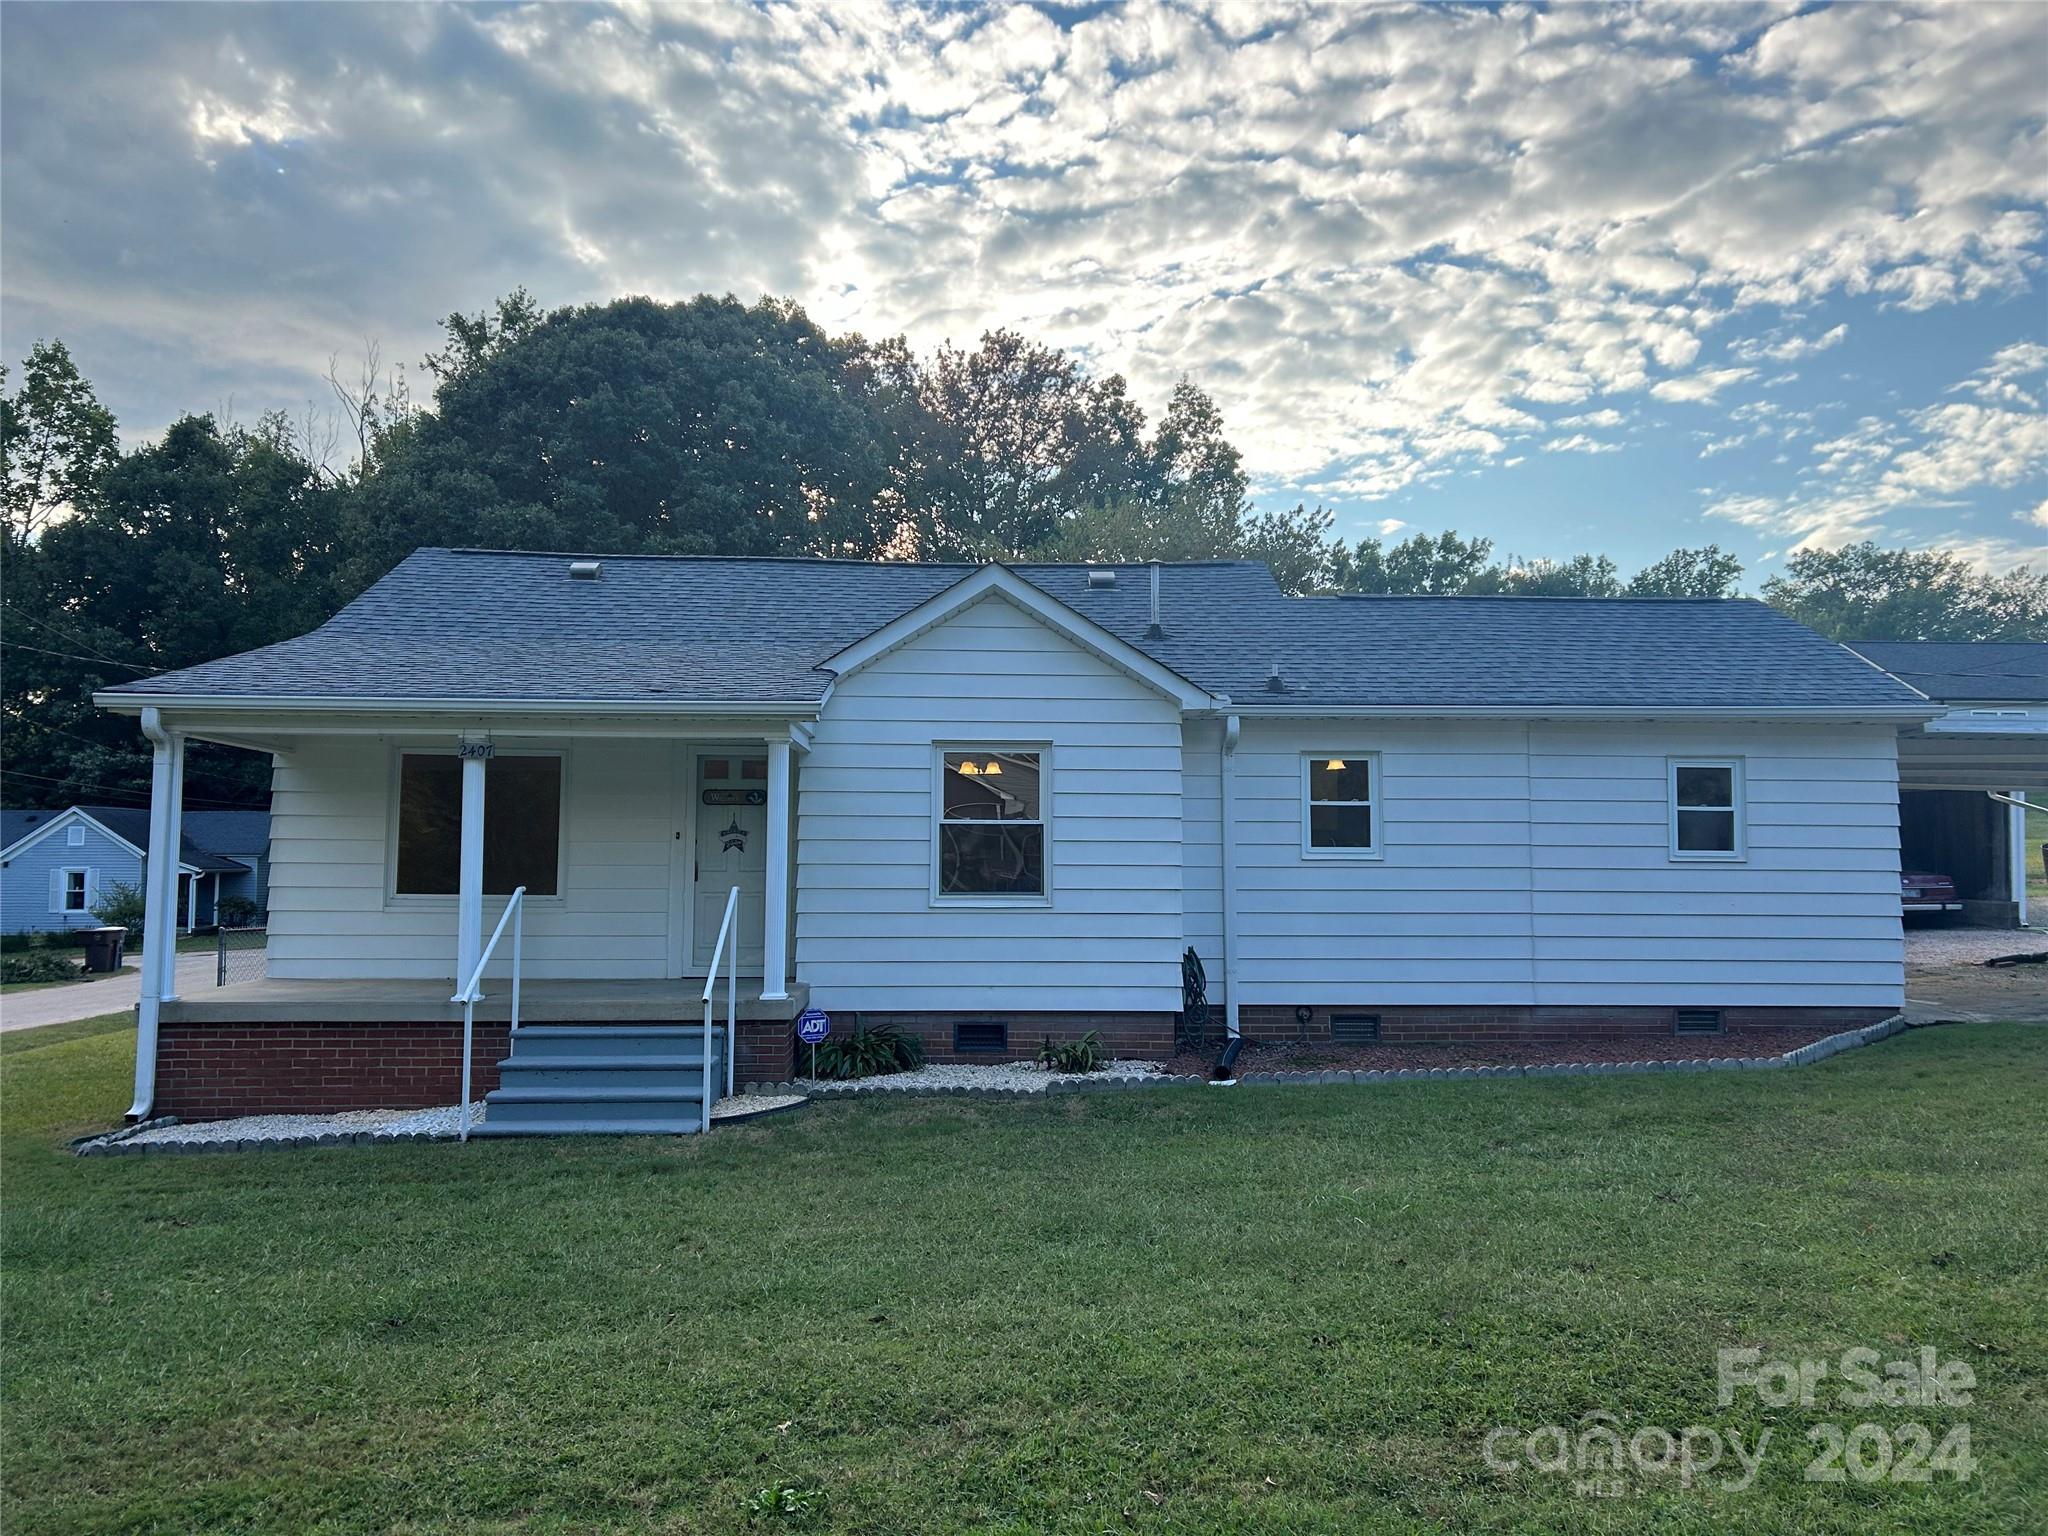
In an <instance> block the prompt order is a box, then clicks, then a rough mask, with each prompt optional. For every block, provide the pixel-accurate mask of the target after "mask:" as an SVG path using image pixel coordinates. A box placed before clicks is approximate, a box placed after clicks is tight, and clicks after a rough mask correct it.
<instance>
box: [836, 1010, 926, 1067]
mask: <svg viewBox="0 0 2048 1536" xmlns="http://www.w3.org/2000/svg"><path fill="white" fill-rule="evenodd" d="M923 1065H924V1042H923V1041H922V1040H920V1039H918V1038H917V1036H915V1035H906V1034H904V1033H903V1031H902V1030H900V1029H897V1028H896V1027H895V1026H894V1025H892V1024H876V1025H872V1026H863V1025H858V1024H857V1025H855V1026H854V1029H853V1033H852V1034H850V1035H848V1036H847V1037H846V1038H845V1039H843V1040H827V1041H825V1042H824V1044H822V1045H820V1046H819V1047H818V1069H817V1070H818V1076H820V1077H823V1078H832V1079H834V1080H837V1081H845V1080H846V1079H848V1078H855V1077H875V1076H878V1075H879V1074H881V1073H884V1072H911V1071H915V1070H916V1069H917V1068H919V1067H921V1066H923Z"/></svg>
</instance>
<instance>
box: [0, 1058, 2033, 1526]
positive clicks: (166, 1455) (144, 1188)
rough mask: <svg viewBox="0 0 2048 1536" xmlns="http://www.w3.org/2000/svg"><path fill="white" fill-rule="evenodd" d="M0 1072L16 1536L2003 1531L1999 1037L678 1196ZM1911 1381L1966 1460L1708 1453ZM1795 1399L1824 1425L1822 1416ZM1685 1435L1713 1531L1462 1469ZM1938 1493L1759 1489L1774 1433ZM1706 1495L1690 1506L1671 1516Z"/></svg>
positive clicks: (2028, 1382)
mask: <svg viewBox="0 0 2048 1536" xmlns="http://www.w3.org/2000/svg"><path fill="white" fill-rule="evenodd" d="M120 1023H121V1021H118V1020H95V1021H90V1022H88V1023H85V1024H81V1025H71V1026H60V1027H57V1028H53V1029H46V1030H37V1031H32V1032H28V1033H26V1034H21V1035H9V1036H6V1037H4V1038H0V1137H4V1143H0V1158H4V1200H5V1220H4V1225H0V1243H4V1274H0V1280H4V1285H5V1303H6V1305H5V1317H4V1346H5V1351H4V1362H0V1386H4V1394H5V1395H4V1410H5V1414H4V1441H0V1469H4V1502H0V1527H4V1528H5V1529H8V1530H18V1531H23V1532H27V1531H35V1532H39V1533H49V1532H64V1531H187V1530H196V1529H207V1530H231V1531H359V1530H360V1531H403V1532H419V1531H437V1530H448V1529H454V1530H470V1531H518V1532H522V1533H523V1532H569V1531H578V1532H580V1531H588V1530H612V1529H618V1530H663V1531H730V1530H742V1529H748V1528H750V1525H749V1519H750V1517H749V1514H748V1511H747V1508H746V1504H747V1501H748V1500H749V1499H750V1498H751V1497H752V1496H753V1495H754V1494H755V1492H756V1491H757V1490H760V1489H763V1488H767V1487H770V1486H773V1485H778V1484H788V1485H790V1486H793V1487H794V1488H796V1489H799V1490H801V1491H803V1492H804V1493H806V1494H809V1495H812V1496H814V1503H813V1505H812V1507H811V1512H810V1514H809V1515H808V1516H807V1517H803V1518H789V1517H762V1518H760V1519H759V1521H758V1522H757V1523H755V1524H754V1525H753V1526H752V1527H751V1528H753V1529H793V1530H803V1529H809V1530H833V1531H860V1532H875V1533H897V1532H910V1533H921V1532H930V1531H952V1530H963V1531H964V1530H993V1531H1005V1532H1028V1531H1072V1532H1103V1531H1157V1532H1168V1531H1172V1532H1184V1531H1217V1530H1243V1531H1255V1530H1256V1531H1287V1532H1360V1531H1366V1532H1370V1531H1410V1530H1438V1531H1445V1532H1463V1531H1501V1532H1507V1531H1514V1532H1531V1533H1534V1532H1548V1531H1556V1530H1595V1531H1624V1530H1626V1531H1635V1530H1644V1529H1651V1530H1667V1531H1684V1532H1707V1531H1713V1530H1721V1529H1729V1528H1737V1527H1739V1528H1741V1529H1744V1530H1750V1531H1795V1530H1796V1531H1840V1532H1866V1531H1873V1530H1887V1529H1909V1530H1916V1531H1926V1532H1930V1533H1934V1532H1941V1533H1947V1532H1956V1531H2014V1530H2020V1529H2028V1528H2032V1529H2040V1528H2042V1527H2043V1525H2044V1523H2048V1116H2044V1115H2043V1113H2042V1106H2043V1104H2044V1103H2048V1029H2039V1028H2036V1029H2024V1028H2020V1027H2016V1026H1970V1027H1961V1026H1957V1027H1950V1028H1947V1029H1942V1030H1927V1031H1916V1032H1913V1033H1910V1034H1907V1035H1905V1036H1902V1037H1900V1038H1898V1039H1896V1040H1893V1041H1890V1042H1887V1043H1885V1044H1883V1045H1880V1046H1877V1047H1875V1048H1873V1049H1869V1050H1863V1051H1856V1052H1851V1053H1849V1054H1847V1055H1845V1056H1842V1057H1839V1058H1836V1059H1835V1060H1832V1061H1830V1062H1827V1063H1825V1064H1823V1065H1820V1066H1818V1067H1815V1068H1811V1069H1808V1070H1804V1071H1788V1072H1779V1073H1770V1074H1753V1075H1752V1074H1728V1075H1722V1074H1714V1075H1699V1076H1690V1075H1686V1076H1679V1075H1672V1076H1665V1075H1659V1076H1654V1077H1640V1078H1620V1079H1543V1080H1528V1081H1499V1082H1496V1081H1477V1082H1463V1083H1440V1084H1414V1085H1403V1086H1397V1087H1383V1088H1371V1089H1369V1088H1355V1089H1336V1088H1332V1089H1324V1090H1306V1089H1291V1090H1290V1089H1264V1090H1260V1089H1248V1088H1239V1089H1234V1090H1220V1091H1219V1090H1209V1089H1200V1088H1195V1089H1187V1090H1181V1091H1169V1092H1157V1093H1149V1094H1125V1095H1104V1096H1100V1097H1096V1096H1079V1097H1065V1098H1059V1099H1054V1100H1050V1101H1047V1102H1043V1103H1037V1104H1015V1103H1006V1102H977V1101H966V1100H957V1099H956V1100H924V1101H905V1102H898V1103H893V1104H874V1103H848V1102H844V1101H839V1102H832V1103H825V1104H814V1105H811V1106H808V1107H806V1108H805V1109H803V1110H801V1111H799V1112H797V1113H796V1114H793V1115H784V1116H779V1117H776V1118H772V1119H769V1120H766V1121H762V1122H759V1123H757V1124H755V1125H752V1126H747V1127H741V1128H730V1129H725V1130H720V1131H718V1132H716V1133H715V1134H713V1135H711V1136H710V1137H707V1138H702V1139H699V1138H689V1139H685V1140H677V1141H654V1140H635V1141H609V1142H608V1141H597V1140H590V1141H572V1142H533V1143H484V1142H479V1143H476V1144H474V1145H472V1146H469V1147H466V1148H455V1147H448V1146H438V1147H404V1148H377V1149H369V1148H364V1149H356V1150H334V1151H325V1152H296V1153H267V1154H251V1155H242V1156H216V1157H207V1158H121V1159H88V1160H79V1159H76V1158H72V1157H70V1156H68V1155H66V1154H65V1153H63V1151H62V1150H61V1146H62V1141H63V1139H64V1138H65V1137H67V1136H69V1135H71V1134H74V1133H76V1132H79V1131H81V1130H84V1129H87V1128H93V1127H98V1126H104V1125H106V1124H108V1123H110V1122H111V1121H112V1120H113V1119H114V1117H115V1116H116V1115H117V1113H118V1112H119V1110H120V1109H121V1108H122V1107H123V1105H124V1101H125V1098H126V1092H125V1088H124V1083H125V1081H126V1077H127V1069H128V1052H129V1042H128V1040H127V1038H126V1037H125V1034H124V1032H123V1031H122V1029H121V1028H120ZM1739 1345H1756V1346H1760V1347H1761V1348H1762V1349H1763V1350H1764V1351H1765V1352H1766V1354H1767V1355H1768V1356H1771V1357H1773V1358H1787V1359H1793V1360H1797V1359H1800V1358H1803V1357H1809V1356H1814V1357H1830V1358H1832V1357H1839V1355H1840V1353H1841V1351H1843V1350H1844V1349H1846V1348H1849V1347H1851V1346H1855V1345H1869V1346H1871V1347H1874V1348H1876V1349H1878V1350H1880V1351H1883V1352H1885V1355H1886V1357H1887V1358H1890V1357H1891V1356H1892V1355H1893V1354H1897V1355H1907V1354H1909V1353H1910V1352H1911V1351H1912V1350H1914V1349H1915V1348H1917V1347H1919V1346H1921V1345H1930V1346H1933V1347H1934V1348H1936V1349H1937V1350H1939V1351H1940V1353H1941V1355H1942V1356H1943V1357H1944V1358H1946V1357H1955V1358H1957V1359H1961V1360H1965V1361H1967V1362H1969V1363H1970V1365H1971V1366H1972V1367H1973V1368H1974V1369H1975V1370H1976V1372H1977V1373H1978V1377H1979V1382H1980V1385H1979V1389H1978V1392H1977V1395H1976V1399H1975V1401H1974V1403H1973V1404H1971V1405H1970V1406H1969V1407H1968V1408H1966V1409H1964V1408H1955V1407H1941V1408H1934V1409H1924V1408H1923V1409H1912V1410H1907V1409H1875V1410H1872V1409H1849V1408H1846V1407H1843V1406H1840V1405H1839V1404H1838V1403H1836V1402H1835V1401H1833V1400H1832V1399H1828V1398H1823V1399H1822V1401H1821V1403H1820V1404H1819V1405H1818V1406H1816V1407H1815V1408H1813V1409H1810V1410H1805V1409H1799V1408H1791V1409H1787V1410H1782V1411H1781V1410H1770V1409H1763V1408H1760V1407H1758V1406H1757V1405H1756V1404H1755V1402H1754V1400H1753V1399H1745V1400H1744V1401H1743V1402H1742V1403H1740V1404H1738V1405H1737V1406H1735V1407H1732V1408H1721V1407H1718V1406H1717V1405H1716V1402H1715V1376H1714V1367H1715V1351H1716V1349H1717V1348H1718V1347H1721V1346H1739ZM1826 1390H1828V1386H1827V1384H1825V1383H1824V1384H1823V1391H1826ZM1594 1410H1605V1411H1606V1412H1608V1413H1611V1414H1613V1415H1614V1416H1615V1418H1616V1419H1617V1420H1618V1421H1619V1422H1620V1423H1621V1425H1622V1426H1623V1427H1624V1429H1625V1430H1629V1431H1632V1430H1633V1429H1635V1428H1637V1427H1642V1426H1663V1427H1666V1428H1669V1429H1671V1430H1674V1431H1675V1430H1679V1429H1682V1428H1684V1427H1685V1426H1688V1425H1693V1424H1699V1425H1705V1426H1717V1427H1719V1428H1720V1429H1722V1430H1724V1431H1725V1430H1730V1429H1732V1430H1738V1431H1740V1432H1741V1433H1742V1434H1743V1435H1744V1437H1745V1440H1746V1442H1748V1443H1751V1444H1753V1443H1754V1441H1755V1438H1756V1437H1757V1435H1758V1434H1759V1433H1760V1432H1761V1431H1762V1430H1764V1429H1765V1428H1766V1427H1768V1428H1769V1429H1771V1431H1772V1432H1773V1437H1774V1439H1773V1445H1772V1448H1771V1449H1770V1450H1769V1451H1768V1452H1767V1453H1766V1455H1765V1458H1764V1462H1763V1470H1762V1473H1761V1475H1760V1476H1759V1478H1758V1479H1757V1482H1756V1484H1755V1486H1754V1487H1753V1488H1751V1489H1750V1490H1749V1491H1747V1492H1743V1493H1731V1492H1726V1491H1721V1490H1718V1489H1713V1488H1705V1487H1696V1488H1695V1489H1694V1490H1692V1491H1690V1492H1686V1491H1682V1490H1680V1489H1678V1488H1676V1487H1674V1486H1672V1484H1673V1477H1672V1475H1670V1474H1666V1475H1663V1476H1645V1477H1643V1478H1642V1479H1640V1480H1639V1486H1640V1489H1641V1491H1640V1493H1639V1494H1638V1495H1637V1496H1635V1497H1629V1498H1622V1499H1601V1498H1592V1497H1586V1496H1582V1495H1579V1494H1577V1493H1575V1492H1574V1491H1573V1488H1572V1481H1571V1479H1570V1477H1569V1476H1556V1475H1549V1474H1543V1473H1539V1472H1534V1471H1529V1470H1523V1471H1520V1472H1518V1473H1514V1474H1511V1475H1508V1476H1505V1477H1503V1476H1499V1475H1497V1474H1495V1473H1493V1472H1490V1471H1488V1470H1487V1468H1486V1467H1485V1466H1484V1465H1483V1463H1482V1460H1481V1443H1482V1437H1483V1436H1484V1435H1485V1434H1486V1432H1487V1431H1488V1429H1489V1428H1490V1427H1492V1426H1496V1425H1510V1426H1518V1427H1520V1428H1523V1429H1534V1428H1537V1427H1539V1426H1542V1425H1546V1424H1553V1423H1555V1424H1564V1425H1569V1426H1574V1427H1576V1425H1577V1423H1578V1421H1579V1420H1580V1418H1581V1416H1582V1415H1585V1414H1587V1413H1589V1412H1592V1411H1594ZM1866 1419H1867V1420H1871V1421H1873V1422H1877V1423H1881V1424H1884V1425H1885V1426H1887V1428H1888V1429H1890V1428H1893V1427H1895V1426H1898V1425H1901V1424H1904V1423H1906V1422H1908V1421H1918V1422H1922V1423H1925V1424H1927V1425H1929V1426H1930V1427H1931V1428H1932V1429H1933V1430H1934V1432H1935V1433H1934V1438H1935V1439H1936V1440H1939V1439H1940V1438H1941V1437H1942V1435H1943V1434H1944V1433H1945V1432H1946V1431H1947V1430H1948V1429H1949V1428H1950V1427H1952V1426H1954V1425H1955V1424H1958V1423H1961V1422H1965V1421H1966V1422H1967V1423H1968V1424H1969V1425H1970V1428H1971V1436H1972V1446H1971V1449H1972V1451H1973V1453H1974V1455H1975V1456H1976V1458H1977V1459H1978V1462H1979V1464H1980V1465H1979V1470H1978V1472H1977V1475H1976V1476H1975V1478H1974V1479H1972V1480H1970V1481H1968V1482H1965V1483H1960V1484H1959V1483H1955V1482H1950V1481H1940V1480H1938V1481H1936V1482H1934V1483H1932V1484H1928V1485H1918V1486H1916V1485H1912V1484H1897V1483H1889V1484H1888V1483H1878V1484H1870V1485H1865V1484H1862V1483H1858V1482H1855V1481H1853V1480H1852V1481H1850V1482H1848V1483H1846V1484H1826V1483H1811V1482H1807V1481H1805V1480H1803V1478H1802V1475H1801V1474H1802V1470H1803V1468H1804V1467H1805V1465H1806V1463H1807V1461H1808V1460H1809V1458H1810V1456H1811V1455H1812V1449H1811V1447H1809V1446H1808V1444H1807V1441H1806V1435H1807V1432H1808V1430H1809V1429H1810V1428H1811V1427H1813V1426H1814V1425H1817V1424H1819V1423H1821V1422H1824V1421H1835V1422H1841V1423H1843V1424H1844V1426H1845V1427H1849V1426H1853V1425H1855V1424H1857V1423H1859V1422H1862V1421H1864V1420H1866ZM1718 1475H1719V1474H1718V1473H1716V1474H1715V1476H1716V1477H1718Z"/></svg>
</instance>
